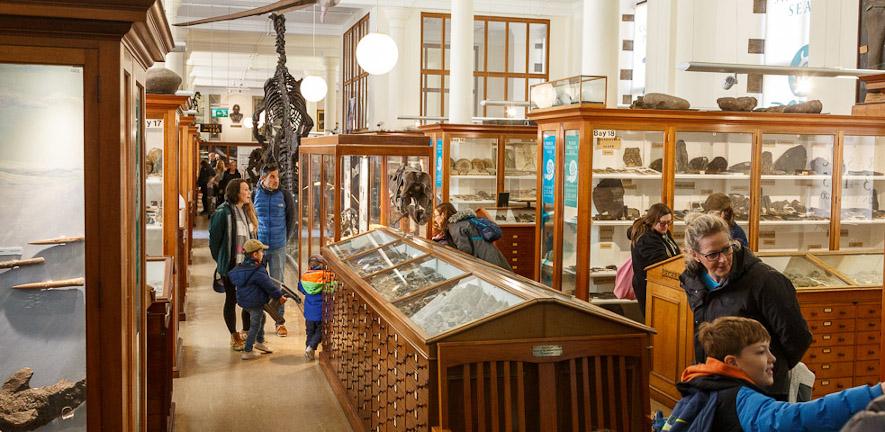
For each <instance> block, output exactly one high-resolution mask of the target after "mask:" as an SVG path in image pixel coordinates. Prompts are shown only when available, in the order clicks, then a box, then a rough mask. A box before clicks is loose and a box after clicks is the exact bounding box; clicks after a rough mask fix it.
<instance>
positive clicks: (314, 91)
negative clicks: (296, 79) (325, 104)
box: [301, 75, 329, 102]
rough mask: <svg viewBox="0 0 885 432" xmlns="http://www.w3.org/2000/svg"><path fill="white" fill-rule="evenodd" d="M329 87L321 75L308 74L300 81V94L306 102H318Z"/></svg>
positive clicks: (324, 95)
mask: <svg viewBox="0 0 885 432" xmlns="http://www.w3.org/2000/svg"><path fill="white" fill-rule="evenodd" d="M328 90H329V87H328V86H327V85H326V80H324V79H323V78H322V77H318V76H315V75H309V76H307V77H305V78H304V81H301V94H302V95H303V96H304V99H305V100H307V101H308V102H319V101H321V100H323V98H324V97H326V92H327V91H328Z"/></svg>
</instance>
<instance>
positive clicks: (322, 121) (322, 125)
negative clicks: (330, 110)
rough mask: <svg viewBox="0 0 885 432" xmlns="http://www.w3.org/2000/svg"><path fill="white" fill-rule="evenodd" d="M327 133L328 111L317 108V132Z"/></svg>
mask: <svg viewBox="0 0 885 432" xmlns="http://www.w3.org/2000/svg"><path fill="white" fill-rule="evenodd" d="M325 131H326V110H324V109H322V108H317V132H325Z"/></svg>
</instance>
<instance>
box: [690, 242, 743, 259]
mask: <svg viewBox="0 0 885 432" xmlns="http://www.w3.org/2000/svg"><path fill="white" fill-rule="evenodd" d="M695 252H697V253H698V254H700V255H701V256H702V257H704V258H706V259H707V261H710V262H713V261H717V260H718V259H719V258H720V257H721V256H722V255H725V256H729V255H731V254H732V253H733V252H734V245H733V244H729V245H728V246H726V247H724V248H722V249H720V250H718V251H713V252H710V253H708V254H702V253H701V252H700V251H695Z"/></svg>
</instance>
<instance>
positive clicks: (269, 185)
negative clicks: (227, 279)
mask: <svg viewBox="0 0 885 432" xmlns="http://www.w3.org/2000/svg"><path fill="white" fill-rule="evenodd" d="M252 203H253V204H254V205H255V213H256V214H257V216H258V240H260V241H261V242H262V243H264V244H266V245H267V246H268V247H269V248H270V249H268V250H267V253H266V254H265V256H266V257H267V265H268V269H269V271H270V277H272V278H274V279H276V280H278V281H281V280H283V270H284V269H285V268H286V244H287V243H288V242H289V238H291V237H292V231H293V230H294V229H295V201H294V199H293V198H292V194H291V193H290V192H289V191H286V190H283V189H280V170H279V168H277V166H276V165H270V164H269V165H265V166H264V168H262V170H261V180H260V181H259V182H258V186H257V187H256V188H255V193H254V194H253V196H252ZM278 312H279V316H280V319H281V320H280V321H277V322H276V331H277V336H279V337H286V336H287V335H288V334H289V331H288V329H286V319H285V308H284V307H283V305H282V304H280V307H279V311H278Z"/></svg>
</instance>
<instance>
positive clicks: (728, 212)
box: [704, 192, 750, 247]
mask: <svg viewBox="0 0 885 432" xmlns="http://www.w3.org/2000/svg"><path fill="white" fill-rule="evenodd" d="M704 210H706V211H707V213H710V214H712V215H714V216H719V217H721V218H722V219H724V220H725V222H726V223H727V224H728V228H729V231H730V232H731V238H732V240H737V241H738V242H740V243H741V246H743V247H747V246H748V245H749V244H750V243H749V242H748V241H747V233H745V232H744V229H743V228H741V226H740V225H738V224H737V222H735V221H734V209H733V208H732V207H731V197H729V196H728V195H726V194H724V193H721V192H716V193H714V194H711V195H710V196H709V197H707V201H706V202H705V203H704Z"/></svg>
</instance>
